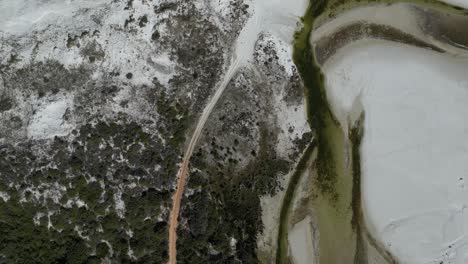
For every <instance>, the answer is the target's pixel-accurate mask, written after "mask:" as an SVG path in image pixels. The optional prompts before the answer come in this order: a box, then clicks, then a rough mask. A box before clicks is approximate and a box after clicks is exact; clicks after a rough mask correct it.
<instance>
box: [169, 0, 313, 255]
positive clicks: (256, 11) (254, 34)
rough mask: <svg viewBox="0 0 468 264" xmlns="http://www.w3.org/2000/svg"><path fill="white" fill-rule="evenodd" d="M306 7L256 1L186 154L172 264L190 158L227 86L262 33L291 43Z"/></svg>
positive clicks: (172, 228) (301, 0)
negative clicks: (229, 63)
mask: <svg viewBox="0 0 468 264" xmlns="http://www.w3.org/2000/svg"><path fill="white" fill-rule="evenodd" d="M306 6H307V1H306V0H295V1H293V3H288V2H283V1H281V0H273V1H272V0H256V1H254V2H253V13H252V16H251V17H250V18H249V20H248V21H247V23H246V24H245V26H244V28H243V29H242V31H241V32H240V34H239V36H238V38H237V41H236V43H235V51H234V53H233V56H232V58H233V62H232V64H231V65H230V67H229V69H228V71H227V72H226V75H225V76H224V79H223V81H222V82H221V83H220V84H219V86H218V88H217V89H216V93H215V94H214V96H213V98H211V100H210V102H209V103H208V105H207V106H206V107H205V109H204V110H203V113H202V115H201V117H200V119H199V121H198V124H197V127H196V128H195V131H194V132H193V135H192V138H191V139H190V143H189V145H188V147H187V150H186V152H185V155H184V159H183V161H182V165H181V167H180V169H179V171H178V173H177V178H178V179H177V187H176V191H175V193H174V196H173V204H172V210H171V214H170V219H169V263H170V264H175V263H176V262H177V261H176V257H177V249H176V245H177V243H176V242H177V233H176V231H177V224H178V217H179V211H180V204H181V200H182V195H183V193H184V189H185V185H186V183H187V179H188V174H189V162H190V158H191V156H192V153H193V150H194V149H195V146H196V144H197V141H198V139H199V138H200V135H201V132H202V130H203V127H204V126H205V123H206V121H207V120H208V117H209V115H210V113H211V112H212V111H213V108H214V107H215V105H216V103H217V102H218V100H219V98H220V97H221V95H222V94H223V92H224V90H225V89H226V87H227V85H228V83H229V82H230V81H231V79H232V78H233V76H234V75H235V74H236V72H237V70H238V69H239V68H240V67H242V66H243V65H246V64H247V63H248V61H249V60H251V59H252V56H253V53H254V49H255V43H256V41H257V39H258V36H259V34H260V33H261V32H262V31H264V30H265V29H267V31H269V32H272V33H274V34H277V35H279V36H281V37H282V38H284V40H285V42H287V43H289V42H290V41H292V36H293V33H294V30H295V28H296V23H297V22H298V21H299V16H300V15H302V13H303V10H305V7H306Z"/></svg>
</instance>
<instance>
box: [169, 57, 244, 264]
mask: <svg viewBox="0 0 468 264" xmlns="http://www.w3.org/2000/svg"><path fill="white" fill-rule="evenodd" d="M238 66H239V59H236V60H235V61H234V62H233V63H232V64H231V66H230V67H229V70H228V72H227V73H226V76H225V77H224V80H223V82H222V83H221V84H220V86H219V87H218V89H217V90H216V93H215V94H214V96H213V98H211V100H210V102H209V103H208V105H207V106H206V107H205V109H204V110H203V113H202V115H201V117H200V120H199V121H198V124H197V127H196V128H195V131H194V132H193V135H192V138H191V139H190V143H189V145H188V147H187V150H186V151H185V155H184V159H183V161H182V166H181V167H180V169H179V171H178V173H177V187H176V191H175V193H174V196H173V197H172V200H173V202H172V210H171V214H170V218H169V263H171V264H175V263H176V256H177V249H176V244H177V243H176V242H177V224H178V218H179V211H180V202H181V201H182V195H183V194H184V190H185V185H186V183H187V179H188V173H189V162H190V158H191V157H192V153H193V150H194V148H195V145H196V144H197V141H198V139H199V138H200V135H201V132H202V130H203V127H204V126H205V123H206V121H207V120H208V117H209V116H210V113H211V112H212V111H213V108H214V106H215V105H216V103H217V102H218V100H219V98H220V97H221V95H222V94H223V92H224V90H225V89H226V87H227V85H228V83H229V81H230V80H231V78H232V77H233V76H234V74H235V73H236V71H237V69H238Z"/></svg>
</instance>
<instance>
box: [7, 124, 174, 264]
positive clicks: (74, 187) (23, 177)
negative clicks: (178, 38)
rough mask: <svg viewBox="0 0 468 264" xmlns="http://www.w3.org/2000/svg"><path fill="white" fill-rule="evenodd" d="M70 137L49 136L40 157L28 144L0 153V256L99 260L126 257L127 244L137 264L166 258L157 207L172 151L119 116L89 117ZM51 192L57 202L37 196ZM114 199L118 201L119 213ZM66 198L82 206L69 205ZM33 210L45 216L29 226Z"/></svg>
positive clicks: (166, 199)
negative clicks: (4, 195) (0, 193)
mask: <svg viewBox="0 0 468 264" xmlns="http://www.w3.org/2000/svg"><path fill="white" fill-rule="evenodd" d="M74 134H75V135H76V137H74V138H73V139H71V140H70V141H68V140H66V139H64V138H58V137H56V138H55V139H54V141H53V143H52V145H51V146H50V149H48V150H47V155H37V154H35V153H34V152H32V151H31V150H30V146H31V144H32V142H31V143H29V142H28V143H24V144H20V145H19V146H16V147H15V146H12V145H7V146H5V147H4V148H2V149H1V150H0V191H4V192H6V193H8V194H9V195H10V196H11V199H10V200H9V201H8V202H6V203H5V202H3V200H1V199H0V212H1V213H0V225H2V229H1V232H2V235H1V236H0V245H1V246H0V255H1V256H4V257H3V258H4V260H6V261H7V262H9V263H30V262H29V261H30V260H34V261H37V263H88V262H89V261H91V260H92V261H98V262H99V263H100V258H102V257H103V255H106V256H107V257H108V258H110V259H112V260H115V261H117V260H118V261H119V262H121V261H124V262H129V261H130V259H129V257H128V254H127V252H128V250H129V247H130V248H131V249H132V250H133V252H134V256H135V257H136V258H137V259H138V260H140V261H143V262H142V263H163V262H164V261H166V258H167V252H166V247H167V224H166V219H167V215H166V213H165V212H163V211H161V207H167V206H169V204H170V184H171V183H172V180H173V174H174V173H175V162H176V160H177V155H178V153H177V151H175V150H172V149H166V148H164V147H163V145H162V144H161V142H160V141H159V139H158V138H157V137H154V136H152V135H150V134H147V133H145V132H144V131H143V129H142V127H141V126H139V125H138V124H137V123H135V122H131V121H125V120H119V121H118V123H117V122H103V121H99V120H96V123H95V125H91V124H87V125H84V126H83V127H81V128H80V129H79V130H78V131H75V132H74ZM159 166H160V168H159V169H158V167H159ZM57 185H59V186H64V187H66V189H61V188H56V187H54V186H57ZM53 190H56V191H58V192H59V194H54V195H55V196H56V197H57V198H58V199H59V200H58V201H54V199H51V197H50V196H49V198H47V197H48V196H47V195H45V194H46V193H47V192H49V193H50V192H51V191H53ZM33 191H34V192H35V193H37V192H39V193H41V194H42V195H41V197H42V198H39V199H36V198H35V194H33ZM116 196H117V197H119V196H121V199H122V201H123V203H124V204H125V212H122V213H124V215H123V218H121V217H119V215H118V212H119V210H117V209H116V206H115V199H116ZM22 199H23V201H22V202H20V200H22ZM74 199H80V200H82V201H83V202H84V203H86V206H85V207H79V206H78V205H77V204H75V203H71V204H70V201H73V200H74ZM67 203H68V205H67ZM48 212H50V213H52V214H51V216H50V221H51V224H52V226H53V228H50V229H48V228H47V225H48V220H47V213H48ZM38 213H42V214H44V215H45V216H43V217H40V218H39V222H40V223H39V224H34V221H33V218H34V217H35V216H37V214H38ZM161 219H162V220H161ZM77 227H78V228H79V230H80V231H81V235H83V236H88V237H89V238H90V240H89V241H88V240H84V239H82V238H80V236H79V233H78V232H77V231H76V228H77ZM58 230H62V232H58ZM129 231H131V232H132V235H129V233H128V232H129ZM103 240H105V241H108V242H109V243H110V245H111V247H112V251H113V255H110V253H109V252H110V251H105V250H104V249H103V245H102V243H101V241H103ZM96 248H99V250H98V252H99V256H98V255H95V254H94V253H93V252H94V249H96ZM104 252H107V253H104ZM93 263H94V262H93Z"/></svg>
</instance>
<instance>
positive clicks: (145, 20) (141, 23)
mask: <svg viewBox="0 0 468 264" xmlns="http://www.w3.org/2000/svg"><path fill="white" fill-rule="evenodd" d="M147 23H148V17H147V16H146V15H145V16H142V17H140V19H138V25H139V26H140V27H145V26H146V24H147Z"/></svg>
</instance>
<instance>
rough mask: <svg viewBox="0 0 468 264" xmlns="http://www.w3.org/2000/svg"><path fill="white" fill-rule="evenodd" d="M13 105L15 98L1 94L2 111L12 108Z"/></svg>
mask: <svg viewBox="0 0 468 264" xmlns="http://www.w3.org/2000/svg"><path fill="white" fill-rule="evenodd" d="M12 107H13V100H12V99H11V98H9V97H7V96H6V95H0V113H1V112H5V111H8V110H10V109H11V108H12Z"/></svg>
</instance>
